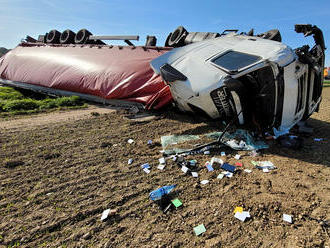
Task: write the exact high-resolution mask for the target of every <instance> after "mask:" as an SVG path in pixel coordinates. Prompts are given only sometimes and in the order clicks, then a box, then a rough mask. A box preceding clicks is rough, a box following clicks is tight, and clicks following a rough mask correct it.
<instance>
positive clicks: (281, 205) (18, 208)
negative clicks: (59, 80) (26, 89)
mask: <svg viewBox="0 0 330 248" xmlns="http://www.w3.org/2000/svg"><path fill="white" fill-rule="evenodd" d="M323 97H324V100H323V103H322V106H321V110H320V113H317V114H314V115H313V116H312V118H311V120H310V121H309V124H311V125H312V126H313V127H314V128H315V133H314V134H313V135H311V136H308V137H307V136H306V137H305V138H304V141H305V143H304V148H303V149H301V150H299V151H295V150H289V149H284V148H281V147H279V146H278V145H276V144H274V143H273V142H271V141H270V143H269V144H270V146H271V147H270V149H268V150H266V151H265V153H264V154H263V155H262V156H260V157H255V158H252V157H250V156H248V154H247V152H239V154H241V155H242V159H241V162H243V168H242V169H239V170H238V172H237V173H235V174H234V176H233V177H232V178H223V179H222V180H219V179H217V178H216V177H217V175H218V174H219V173H220V170H219V169H218V168H217V169H216V170H215V171H213V172H208V171H207V169H206V168H204V167H203V164H204V163H205V162H206V161H207V160H210V158H211V157H212V154H211V155H197V156H190V157H188V158H191V159H193V158H194V159H197V160H198V163H199V164H198V165H199V167H200V171H199V178H197V179H196V178H193V177H191V176H190V175H184V173H183V172H182V171H181V170H180V169H179V168H178V167H177V165H175V163H174V162H173V161H171V160H169V161H168V163H167V165H166V167H165V169H164V170H163V171H160V170H158V169H157V168H156V167H157V165H158V158H160V157H161V154H160V153H159V151H160V150H161V149H162V148H161V147H160V146H157V144H156V146H154V147H152V148H150V147H148V145H147V141H148V140H149V139H152V140H153V141H154V143H155V142H159V141H160V137H161V136H163V135H168V134H202V133H206V132H209V131H215V130H217V129H216V123H205V122H200V121H197V120H194V119H193V118H191V117H189V116H181V115H179V114H176V113H167V114H163V115H162V116H161V117H160V118H158V119H156V120H153V121H151V122H146V123H145V122H142V123H140V122H134V121H130V120H128V119H125V118H124V114H123V113H114V112H113V113H106V114H101V115H100V116H92V115H90V114H89V115H88V116H89V118H82V119H81V118H80V119H78V120H77V119H72V120H70V119H63V120H61V121H60V122H55V123H49V122H47V123H43V125H41V126H38V125H27V126H25V125H23V126H17V125H12V126H11V127H10V126H9V127H8V125H6V128H4V127H5V125H4V123H0V126H1V129H0V146H1V149H0V162H1V166H0V246H4V247H7V246H15V245H16V246H20V247H327V246H330V242H329V234H330V229H329V228H326V227H324V226H325V225H324V224H325V223H324V222H321V221H322V220H323V221H325V220H328V221H329V220H330V211H329V209H330V183H329V179H330V153H329V150H330V88H326V89H325V90H324V94H323ZM79 111H81V110H79ZM53 114H54V113H51V115H53ZM65 115H68V113H66V114H65ZM42 118H46V119H47V118H48V117H47V116H46V117H45V116H44V115H43V117H42ZM27 120H29V118H27ZM24 126H25V128H24ZM129 138H132V139H134V140H135V143H133V144H128V143H127V140H128V139H129ZM314 138H325V139H326V141H322V142H316V141H314ZM226 152H227V154H228V156H227V158H226V160H227V161H228V162H230V163H232V164H233V163H235V162H236V160H235V159H234V158H233V156H234V155H235V154H236V153H235V152H231V151H230V150H226ZM213 155H214V154H213ZM215 156H218V157H220V155H218V154H217V155H215ZM129 158H133V159H134V162H133V164H132V165H127V160H128V159H129ZM251 160H257V161H264V160H269V161H271V162H273V163H274V164H275V165H276V167H277V169H276V170H274V171H271V172H270V173H264V172H262V171H260V170H257V169H255V168H254V166H253V165H252V164H251ZM15 161H16V163H12V162H15ZM146 162H149V163H150V164H151V166H152V168H151V173H150V174H146V173H145V172H144V171H143V170H142V169H141V167H140V165H141V164H142V163H146ZM243 169H251V170H252V173H250V174H248V173H246V172H244V171H243ZM203 179H208V180H209V181H210V183H209V184H206V185H200V184H199V183H198V182H199V181H201V180H203ZM170 184H177V185H178V186H177V188H176V189H175V192H174V194H175V196H176V197H178V198H179V199H180V200H181V201H182V203H183V205H182V206H181V207H180V208H178V209H176V210H175V209H173V210H172V211H170V212H168V213H167V214H163V213H162V212H161V211H160V210H159V209H158V207H157V206H156V205H155V204H154V203H153V202H152V201H151V200H150V199H149V198H148V197H149V192H150V191H152V190H154V189H157V188H158V187H160V186H163V185H170ZM236 206H243V207H244V210H247V211H249V212H250V214H251V218H250V219H248V220H246V221H245V222H241V221H239V220H238V219H236V218H234V213H233V211H234V208H235V207H236ZM107 208H111V209H116V210H117V214H116V215H114V216H111V217H110V218H109V219H108V220H107V221H105V222H102V221H101V220H100V217H101V214H102V212H103V210H105V209H107ZM284 213H285V214H290V215H292V216H293V223H292V224H289V223H286V222H284V221H283V220H282V215H283V214H284ZM319 222H320V223H319ZM199 224H204V226H205V228H206V232H205V233H203V234H202V235H200V236H195V234H194V232H193V227H195V226H197V225H199Z"/></svg>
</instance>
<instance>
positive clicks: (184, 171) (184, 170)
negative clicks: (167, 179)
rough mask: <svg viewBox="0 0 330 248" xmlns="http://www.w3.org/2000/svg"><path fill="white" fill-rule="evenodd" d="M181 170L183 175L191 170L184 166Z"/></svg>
mask: <svg viewBox="0 0 330 248" xmlns="http://www.w3.org/2000/svg"><path fill="white" fill-rule="evenodd" d="M181 170H182V171H183V173H187V171H188V170H189V168H188V167H186V166H182V168H181Z"/></svg>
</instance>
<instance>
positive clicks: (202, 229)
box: [194, 224, 206, 236]
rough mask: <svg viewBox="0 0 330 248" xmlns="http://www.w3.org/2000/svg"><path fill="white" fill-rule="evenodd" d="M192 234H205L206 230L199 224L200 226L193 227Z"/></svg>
mask: <svg viewBox="0 0 330 248" xmlns="http://www.w3.org/2000/svg"><path fill="white" fill-rule="evenodd" d="M194 232H195V234H196V236H198V235H200V234H202V233H204V232H206V228H205V226H204V225H203V224H201V225H198V226H196V227H194Z"/></svg>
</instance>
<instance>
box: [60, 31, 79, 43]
mask: <svg viewBox="0 0 330 248" xmlns="http://www.w3.org/2000/svg"><path fill="white" fill-rule="evenodd" d="M75 36H76V34H75V33H74V32H72V31H71V30H70V29H67V30H64V31H63V32H62V34H61V37H60V43H61V44H74V38H75Z"/></svg>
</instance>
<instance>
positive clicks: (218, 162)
mask: <svg viewBox="0 0 330 248" xmlns="http://www.w3.org/2000/svg"><path fill="white" fill-rule="evenodd" d="M214 164H220V165H223V161H222V159H221V158H215V157H213V158H211V165H212V166H213V165H214Z"/></svg>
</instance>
